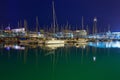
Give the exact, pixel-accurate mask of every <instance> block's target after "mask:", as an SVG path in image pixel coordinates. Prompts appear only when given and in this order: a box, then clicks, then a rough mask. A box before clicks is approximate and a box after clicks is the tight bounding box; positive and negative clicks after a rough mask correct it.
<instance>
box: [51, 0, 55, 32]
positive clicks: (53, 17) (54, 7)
mask: <svg viewBox="0 0 120 80" xmlns="http://www.w3.org/2000/svg"><path fill="white" fill-rule="evenodd" d="M52 6H53V28H54V29H53V33H55V5H54V1H52Z"/></svg>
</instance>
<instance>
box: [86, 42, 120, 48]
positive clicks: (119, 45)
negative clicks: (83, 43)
mask: <svg viewBox="0 0 120 80" xmlns="http://www.w3.org/2000/svg"><path fill="white" fill-rule="evenodd" d="M88 45H89V46H93V47H99V48H120V42H119V41H115V42H96V43H95V42H89V43H88Z"/></svg>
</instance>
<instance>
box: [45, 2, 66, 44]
mask: <svg viewBox="0 0 120 80" xmlns="http://www.w3.org/2000/svg"><path fill="white" fill-rule="evenodd" d="M52 6H53V27H54V28H53V29H54V31H53V33H54V34H55V27H56V22H55V21H56V19H55V8H54V1H53V2H52ZM64 43H65V41H64V40H58V39H56V38H53V37H52V38H51V39H49V40H46V41H45V44H64Z"/></svg>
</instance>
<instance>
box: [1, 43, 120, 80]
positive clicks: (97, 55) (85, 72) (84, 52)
mask: <svg viewBox="0 0 120 80" xmlns="http://www.w3.org/2000/svg"><path fill="white" fill-rule="evenodd" d="M119 75H120V42H95V43H93V42H89V43H87V44H63V45H60V46H58V44H57V45H55V44H54V45H33V44H31V45H22V46H21V45H17V44H1V45H0V80H116V79H118V80H119V79H120V77H119Z"/></svg>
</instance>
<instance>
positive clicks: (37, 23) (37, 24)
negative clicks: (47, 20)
mask: <svg viewBox="0 0 120 80" xmlns="http://www.w3.org/2000/svg"><path fill="white" fill-rule="evenodd" d="M38 26H39V22H38V16H36V34H37V33H38Z"/></svg>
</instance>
